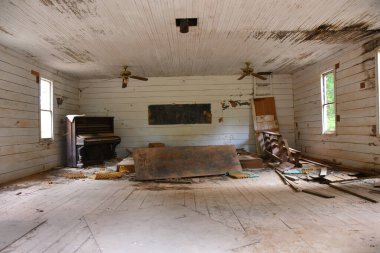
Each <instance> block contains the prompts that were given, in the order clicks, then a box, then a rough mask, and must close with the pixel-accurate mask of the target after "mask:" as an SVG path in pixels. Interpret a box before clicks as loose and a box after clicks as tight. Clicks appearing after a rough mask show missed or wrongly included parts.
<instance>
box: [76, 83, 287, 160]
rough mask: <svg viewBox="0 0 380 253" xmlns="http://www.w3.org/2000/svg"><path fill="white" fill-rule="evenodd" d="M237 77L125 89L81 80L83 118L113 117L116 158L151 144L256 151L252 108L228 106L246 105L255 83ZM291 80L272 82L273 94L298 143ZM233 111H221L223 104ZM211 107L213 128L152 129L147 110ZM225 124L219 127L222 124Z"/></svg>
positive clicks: (134, 85) (282, 121) (284, 122)
mask: <svg viewBox="0 0 380 253" xmlns="http://www.w3.org/2000/svg"><path fill="white" fill-rule="evenodd" d="M236 79H237V76H193V77H151V78H149V81H147V82H141V81H136V80H130V83H129V84H128V87H127V88H126V89H122V88H121V80H120V79H110V80H104V79H102V80H81V81H80V84H79V87H80V89H81V90H82V91H81V94H80V112H81V113H84V114H86V115H89V116H90V115H92V116H114V117H115V133H116V135H119V136H121V138H122V142H121V144H120V145H119V146H118V150H117V151H118V155H121V156H122V155H125V153H126V148H136V147H145V146H147V145H148V143H149V142H163V143H165V144H166V145H169V146H181V145H182V146H194V145H221V144H234V145H236V146H237V147H241V148H246V149H248V150H252V151H254V150H255V148H254V145H255V144H254V139H253V130H252V115H251V108H250V105H242V106H237V107H235V108H233V107H232V106H231V105H230V104H229V103H228V101H229V100H234V101H241V102H247V101H249V100H250V98H251V97H252V90H253V82H252V79H249V78H246V79H243V80H241V81H237V80H236ZM291 81H292V79H291V76H290V75H279V76H275V77H274V93H275V95H276V103H277V105H278V107H280V108H278V114H279V115H281V116H280V117H279V120H280V125H281V127H283V129H284V133H285V135H286V136H287V137H288V138H289V137H290V139H291V143H294V141H293V140H294V128H293V126H294V124H293V94H292V83H291ZM223 102H225V103H226V104H228V105H229V108H227V109H225V110H223V109H222V103H223ZM172 103H177V104H184V103H190V104H192V103H211V110H212V124H192V125H161V126H153V125H149V124H148V105H152V104H172ZM220 118H222V121H221V122H219V119H220Z"/></svg>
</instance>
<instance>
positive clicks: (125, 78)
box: [120, 65, 148, 88]
mask: <svg viewBox="0 0 380 253" xmlns="http://www.w3.org/2000/svg"><path fill="white" fill-rule="evenodd" d="M123 68H124V70H123V71H122V72H121V73H120V77H121V78H123V84H122V86H121V87H122V88H126V87H127V85H128V81H129V78H133V79H137V80H141V81H148V78H146V77H141V76H132V73H131V71H129V70H127V68H128V66H127V65H125V66H123Z"/></svg>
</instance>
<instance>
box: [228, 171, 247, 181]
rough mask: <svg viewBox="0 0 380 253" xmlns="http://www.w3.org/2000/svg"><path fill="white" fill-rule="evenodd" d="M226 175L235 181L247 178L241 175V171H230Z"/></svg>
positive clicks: (243, 174)
mask: <svg viewBox="0 0 380 253" xmlns="http://www.w3.org/2000/svg"><path fill="white" fill-rule="evenodd" d="M228 175H229V176H230V177H232V178H235V179H243V178H249V175H248V174H246V173H242V172H241V171H238V170H231V171H229V172H228Z"/></svg>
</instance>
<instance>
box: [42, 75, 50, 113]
mask: <svg viewBox="0 0 380 253" xmlns="http://www.w3.org/2000/svg"><path fill="white" fill-rule="evenodd" d="M50 87H51V85H50V83H49V82H47V81H45V80H43V79H41V84H40V92H41V96H40V104H41V110H50V109H51V108H50V107H51V97H50V96H51V91H50Z"/></svg>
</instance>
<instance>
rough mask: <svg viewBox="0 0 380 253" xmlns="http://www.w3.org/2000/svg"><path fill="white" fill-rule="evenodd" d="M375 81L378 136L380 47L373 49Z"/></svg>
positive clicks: (379, 119) (379, 122)
mask: <svg viewBox="0 0 380 253" xmlns="http://www.w3.org/2000/svg"><path fill="white" fill-rule="evenodd" d="M375 54H376V55H375V68H376V69H375V79H376V80H375V83H376V97H377V103H376V112H377V113H376V136H377V137H380V87H379V85H380V47H378V48H376V50H375Z"/></svg>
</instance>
